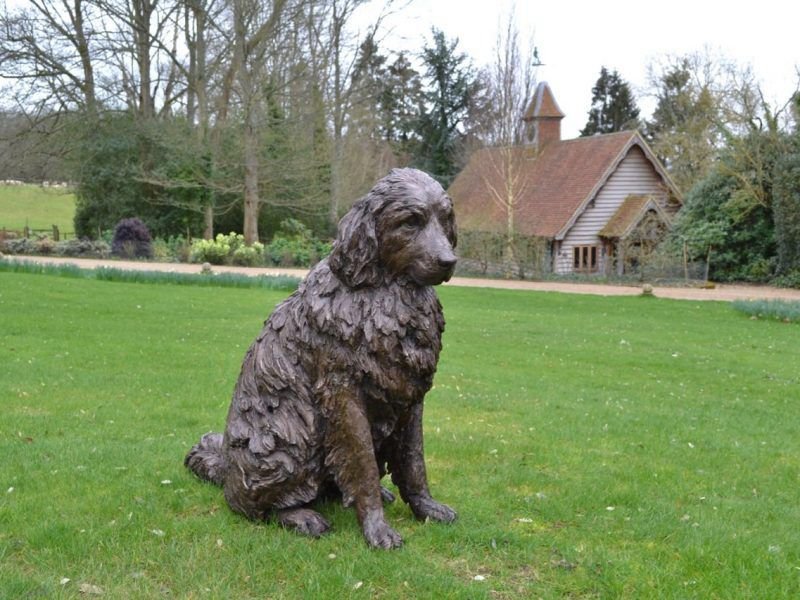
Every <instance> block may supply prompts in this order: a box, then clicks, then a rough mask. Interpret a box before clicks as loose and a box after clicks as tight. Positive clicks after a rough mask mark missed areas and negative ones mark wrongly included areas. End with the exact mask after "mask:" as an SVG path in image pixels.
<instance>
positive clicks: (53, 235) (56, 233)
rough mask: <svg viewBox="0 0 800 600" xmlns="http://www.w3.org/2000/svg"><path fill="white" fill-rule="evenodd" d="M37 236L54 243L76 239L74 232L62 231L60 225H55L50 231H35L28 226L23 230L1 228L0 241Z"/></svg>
mask: <svg viewBox="0 0 800 600" xmlns="http://www.w3.org/2000/svg"><path fill="white" fill-rule="evenodd" d="M35 236H40V237H45V236H47V237H49V238H50V239H51V240H53V241H54V242H60V241H61V240H66V239H69V238H70V237H75V233H74V232H72V231H61V230H60V229H59V227H58V225H53V226H52V227H51V228H50V229H33V228H31V227H28V226H27V225H26V226H25V227H23V228H22V229H7V228H5V227H2V228H0V240H5V239H9V238H26V239H28V238H32V237H35Z"/></svg>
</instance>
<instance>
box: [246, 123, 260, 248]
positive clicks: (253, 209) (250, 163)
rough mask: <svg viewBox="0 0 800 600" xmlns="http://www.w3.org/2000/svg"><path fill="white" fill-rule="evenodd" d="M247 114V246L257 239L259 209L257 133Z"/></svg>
mask: <svg viewBox="0 0 800 600" xmlns="http://www.w3.org/2000/svg"><path fill="white" fill-rule="evenodd" d="M250 110H253V109H252V108H251V109H250ZM249 116H250V118H249V119H248V122H247V123H246V124H245V128H244V243H245V244H247V245H248V246H250V245H252V244H253V243H254V242H257V241H258V215H259V212H260V211H261V200H260V199H259V197H258V135H257V129H256V128H255V126H254V125H253V123H252V115H249Z"/></svg>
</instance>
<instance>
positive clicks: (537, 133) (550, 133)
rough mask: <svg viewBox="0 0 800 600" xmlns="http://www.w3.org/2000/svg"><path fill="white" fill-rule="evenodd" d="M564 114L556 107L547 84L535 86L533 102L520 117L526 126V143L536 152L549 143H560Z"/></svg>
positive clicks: (542, 83)
mask: <svg viewBox="0 0 800 600" xmlns="http://www.w3.org/2000/svg"><path fill="white" fill-rule="evenodd" d="M563 118H564V113H563V112H561V109H560V108H559V107H558V103H557V102H556V99H555V98H554V97H553V92H552V91H550V86H549V85H547V82H544V81H542V82H541V83H540V84H539V85H538V86H536V93H535V94H534V95H533V100H531V104H530V106H529V107H528V110H527V111H525V114H524V115H523V116H522V120H523V121H525V124H526V136H527V138H528V143H529V144H530V145H532V146H534V147H535V148H536V149H537V150H541V149H543V148H544V147H545V146H546V145H547V144H549V143H551V142H560V141H561V119H563Z"/></svg>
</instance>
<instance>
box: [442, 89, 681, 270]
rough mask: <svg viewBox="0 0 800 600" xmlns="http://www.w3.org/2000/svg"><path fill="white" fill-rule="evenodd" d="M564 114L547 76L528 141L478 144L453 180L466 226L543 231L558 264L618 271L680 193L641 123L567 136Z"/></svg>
mask: <svg viewBox="0 0 800 600" xmlns="http://www.w3.org/2000/svg"><path fill="white" fill-rule="evenodd" d="M563 117H564V114H563V113H562V112H561V109H560V108H559V107H558V104H557V103H556V101H555V98H554V97H553V94H552V92H551V90H550V88H549V86H548V85H547V84H546V83H540V84H539V86H538V87H537V90H536V94H535V96H534V99H533V101H532V102H531V104H530V107H529V108H528V110H527V111H526V113H525V115H524V116H523V117H522V118H523V119H524V120H525V121H526V123H527V124H528V125H529V129H528V131H529V134H528V136H527V139H528V144H526V145H524V146H515V147H505V148H498V147H492V148H483V149H481V150H478V151H477V152H475V153H474V154H473V155H472V156H471V158H470V160H469V162H468V164H467V166H466V167H465V168H464V170H463V171H462V172H461V173H460V174H459V175H458V176H457V177H456V179H455V180H454V181H453V184H452V185H451V187H450V190H449V192H450V196H451V197H452V198H453V202H454V204H455V209H456V216H457V219H458V225H459V228H460V229H462V230H465V231H486V232H494V233H498V234H503V235H505V234H507V233H508V232H510V231H513V232H514V234H515V235H522V236H535V237H539V238H544V239H546V240H547V241H548V244H549V249H550V253H549V259H548V262H549V266H550V269H551V270H552V271H553V272H554V273H558V274H569V273H574V272H582V273H609V274H610V273H612V272H617V273H620V274H621V273H622V272H623V270H624V266H625V260H624V256H623V253H624V252H625V249H626V248H629V246H630V245H629V244H627V242H629V241H630V239H632V236H634V233H636V234H637V235H638V234H639V233H641V231H640V230H641V227H644V225H645V224H647V225H648V227H649V231H650V234H649V235H655V234H653V233H652V232H654V231H656V232H661V233H660V234H659V235H661V234H663V232H665V231H666V230H667V229H668V228H669V226H670V224H671V220H672V218H673V216H674V215H675V213H676V212H677V211H678V209H679V208H680V206H681V197H680V193H679V192H678V190H677V188H676V187H675V185H674V184H673V183H672V181H671V179H670V177H669V175H667V173H666V171H665V169H664V167H663V165H661V163H660V162H659V160H658V158H656V156H655V155H654V154H653V152H652V151H651V150H650V148H649V147H648V145H647V143H646V142H645V141H644V139H643V138H642V136H641V135H640V134H639V133H638V132H637V131H623V132H619V133H611V134H605V135H595V136H592V137H584V138H576V139H572V140H561V119H563ZM653 224H655V225H656V227H653ZM637 239H638V238H637Z"/></svg>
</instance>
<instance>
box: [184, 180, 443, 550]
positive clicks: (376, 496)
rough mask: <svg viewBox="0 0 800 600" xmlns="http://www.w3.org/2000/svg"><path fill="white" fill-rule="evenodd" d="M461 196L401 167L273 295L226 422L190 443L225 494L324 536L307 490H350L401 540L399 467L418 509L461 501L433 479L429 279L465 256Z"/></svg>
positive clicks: (323, 493)
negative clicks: (458, 223) (457, 250)
mask: <svg viewBox="0 0 800 600" xmlns="http://www.w3.org/2000/svg"><path fill="white" fill-rule="evenodd" d="M455 245H456V230H455V221H454V218H453V205H452V201H451V200H450V198H449V197H448V196H447V194H446V193H445V192H444V190H443V189H442V187H441V186H440V185H439V184H438V183H437V182H436V181H435V180H434V179H432V178H431V177H430V176H428V175H426V174H425V173H423V172H421V171H417V170H414V169H395V170H393V171H392V172H391V173H389V175H387V176H386V177H384V178H383V179H381V180H380V181H378V182H377V184H376V185H375V187H373V189H372V190H371V191H370V192H369V193H368V194H367V195H366V196H364V197H363V198H361V199H360V200H359V201H358V202H356V204H355V205H354V206H353V208H352V209H351V210H350V211H349V212H348V213H347V214H346V215H345V216H344V217H343V218H342V220H341V222H340V223H339V231H338V235H337V239H336V242H335V243H334V246H333V250H332V252H331V255H330V256H329V257H328V258H327V259H325V260H323V261H321V262H320V263H318V264H317V266H316V267H315V268H314V269H313V270H312V271H311V272H310V273H309V274H308V276H307V278H306V279H305V281H304V282H303V283H302V284H301V286H300V287H299V289H298V290H297V291H296V292H295V293H294V294H292V295H291V296H290V297H289V298H288V299H287V300H285V301H284V302H283V303H281V304H280V305H278V306H277V307H276V308H275V310H274V311H273V313H272V314H271V315H270V317H269V318H268V320H267V321H266V322H265V324H264V328H263V329H262V331H261V333H260V335H259V336H258V338H257V339H256V340H255V342H254V343H253V345H252V346H251V347H250V349H249V350H248V352H247V354H246V356H245V358H244V362H243V364H242V370H241V373H240V375H239V380H238V382H237V384H236V388H235V390H234V392H233V399H232V401H231V405H230V409H229V412H228V418H227V423H226V427H225V433H224V434H219V433H208V434H206V435H204V436H203V437H202V439H201V440H200V442H199V443H198V444H197V445H195V446H194V447H193V448H192V449H191V451H190V452H189V454H188V455H187V456H186V460H185V464H186V465H187V466H188V467H189V468H190V469H191V470H192V471H193V472H194V473H195V474H197V475H198V476H199V477H201V478H203V479H206V480H209V481H212V482H214V483H216V484H218V485H221V486H222V487H223V488H224V493H225V498H226V500H227V502H228V504H229V505H230V507H231V508H232V509H233V510H234V511H236V512H239V513H241V514H243V515H245V516H247V517H249V518H251V519H271V518H274V519H276V520H277V521H278V522H279V523H281V524H282V525H284V526H286V527H289V528H293V529H295V530H297V531H298V532H300V533H304V534H307V535H310V536H314V537H317V536H319V535H321V534H323V533H325V532H326V531H327V530H328V529H329V528H330V525H329V524H328V522H327V521H326V520H325V519H324V518H323V517H322V515H320V514H319V513H318V512H316V511H315V510H312V509H311V508H309V504H310V503H312V502H313V501H314V500H316V499H317V498H320V497H328V496H330V495H332V494H341V497H342V500H343V502H344V505H345V506H350V505H354V506H355V509H356V514H357V516H358V521H359V523H360V525H361V529H362V531H363V534H364V537H365V538H366V540H367V543H368V544H370V545H371V546H375V547H380V548H396V547H399V546H401V545H402V543H403V541H402V538H401V537H400V535H399V534H398V533H397V532H396V531H395V530H394V529H392V528H391V527H390V526H389V525H388V523H387V522H386V520H385V518H384V513H383V503H382V500H383V499H386V500H387V501H390V500H391V499H392V494H391V493H390V492H389V491H388V490H385V489H384V488H382V487H381V483H380V480H381V478H382V477H383V475H385V474H386V473H390V474H391V478H392V481H393V482H394V483H395V484H396V485H397V487H398V489H399V491H400V496H401V498H402V499H403V500H404V501H405V502H406V503H407V504H408V505H409V506H410V507H411V511H412V512H413V514H414V516H415V517H417V518H418V519H432V520H435V521H443V522H451V521H453V520H454V519H455V518H456V513H455V511H453V510H452V509H451V508H450V507H448V506H446V505H444V504H440V503H439V502H437V501H435V500H434V499H433V498H432V497H431V494H430V491H429V490H428V482H427V476H426V472H425V461H424V456H423V444H422V406H423V398H424V396H425V394H426V393H427V392H428V390H429V389H430V387H431V384H432V382H433V375H434V373H435V371H436V365H437V361H438V358H439V351H440V350H441V335H442V331H443V330H444V317H443V315H442V307H441V305H440V303H439V300H438V298H437V297H436V293H435V292H434V290H433V287H432V286H433V285H437V284H439V283H442V282H443V281H446V280H448V279H449V278H450V276H451V275H452V273H453V269H454V267H455V263H456V257H455V254H454V253H453V249H454V247H455Z"/></svg>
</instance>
